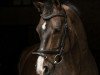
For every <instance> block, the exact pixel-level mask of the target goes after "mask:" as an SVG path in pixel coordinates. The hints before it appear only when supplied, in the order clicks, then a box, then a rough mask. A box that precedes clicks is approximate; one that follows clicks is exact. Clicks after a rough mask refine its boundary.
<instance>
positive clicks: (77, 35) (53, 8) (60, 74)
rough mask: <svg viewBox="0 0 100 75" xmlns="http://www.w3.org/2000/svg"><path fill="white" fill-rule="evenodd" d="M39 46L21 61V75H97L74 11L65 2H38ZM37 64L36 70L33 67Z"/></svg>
mask: <svg viewBox="0 0 100 75" xmlns="http://www.w3.org/2000/svg"><path fill="white" fill-rule="evenodd" d="M35 6H36V7H37V8H38V10H39V11H40V12H41V18H40V22H39V24H38V26H37V28H36V30H37V32H38V34H39V37H40V40H41V42H40V44H37V45H35V46H33V47H31V48H30V49H27V50H26V51H25V52H24V53H23V54H22V57H21V59H20V63H19V74H20V75H98V70H97V66H96V63H95V60H94V58H93V56H92V54H91V52H90V51H89V49H88V45H87V38H86V35H85V31H84V28H83V25H82V22H81V20H80V17H79V16H78V13H77V9H76V8H75V7H74V6H73V5H71V4H70V3H67V2H63V3H62V2H60V1H58V0H48V1H46V2H44V3H41V2H37V3H35ZM35 64H36V67H35Z"/></svg>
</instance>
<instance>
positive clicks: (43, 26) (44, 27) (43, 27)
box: [42, 22, 46, 30]
mask: <svg viewBox="0 0 100 75" xmlns="http://www.w3.org/2000/svg"><path fill="white" fill-rule="evenodd" d="M42 29H43V30H45V29H46V22H44V23H43V25H42Z"/></svg>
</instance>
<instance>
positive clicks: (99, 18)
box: [0, 0, 100, 75]
mask: <svg viewBox="0 0 100 75" xmlns="http://www.w3.org/2000/svg"><path fill="white" fill-rule="evenodd" d="M24 1H27V0H22V2H21V3H19V4H17V3H16V2H15V4H14V0H0V75H6V74H9V75H17V73H18V72H17V71H18V70H17V64H18V62H19V58H20V55H21V52H22V51H23V50H24V49H25V48H26V47H29V46H32V45H33V44H36V43H38V42H39V39H38V35H37V33H36V31H35V28H36V25H37V24H38V21H39V15H38V12H37V10H36V8H35V7H34V6H33V5H32V1H31V0H30V2H29V3H27V2H26V3H24ZM70 2H71V3H73V4H74V5H75V6H76V7H77V8H78V9H79V11H80V15H81V19H82V21H83V24H84V28H85V30H86V34H87V39H88V45H89V48H90V50H91V52H92V54H93V56H94V57H95V60H96V63H97V66H98V69H99V68H100V64H99V63H100V59H99V58H100V55H99V54H100V52H99V50H100V25H99V24H100V6H99V5H100V0H70Z"/></svg>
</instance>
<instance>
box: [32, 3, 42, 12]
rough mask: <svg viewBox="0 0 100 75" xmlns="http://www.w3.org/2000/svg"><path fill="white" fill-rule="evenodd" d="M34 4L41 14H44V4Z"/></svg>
mask: <svg viewBox="0 0 100 75" xmlns="http://www.w3.org/2000/svg"><path fill="white" fill-rule="evenodd" d="M33 4H34V6H35V7H36V8H37V9H38V11H39V12H42V10H43V6H44V3H42V2H33Z"/></svg>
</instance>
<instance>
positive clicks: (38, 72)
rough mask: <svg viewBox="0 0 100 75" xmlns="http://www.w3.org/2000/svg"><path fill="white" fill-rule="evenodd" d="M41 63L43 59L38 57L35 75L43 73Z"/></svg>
mask: <svg viewBox="0 0 100 75" xmlns="http://www.w3.org/2000/svg"><path fill="white" fill-rule="evenodd" d="M43 62H44V57H42V56H39V57H38V59H37V68H36V71H37V74H39V75H43V72H44V68H43Z"/></svg>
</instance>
